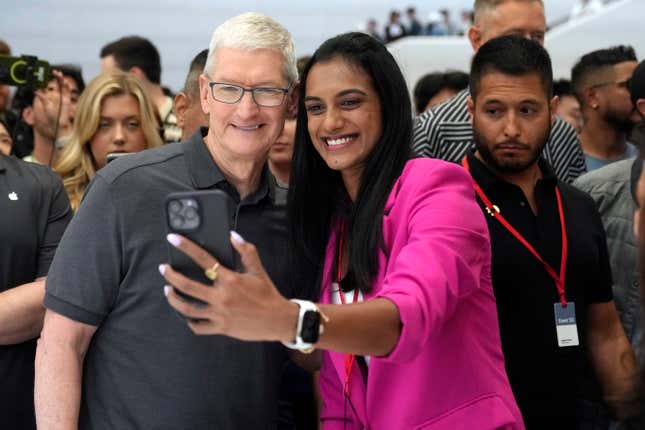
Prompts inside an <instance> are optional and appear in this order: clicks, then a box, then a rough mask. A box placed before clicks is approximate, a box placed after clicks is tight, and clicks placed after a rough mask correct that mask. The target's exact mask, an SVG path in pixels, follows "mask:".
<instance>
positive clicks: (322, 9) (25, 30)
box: [0, 0, 645, 90]
mask: <svg viewBox="0 0 645 430" xmlns="http://www.w3.org/2000/svg"><path fill="white" fill-rule="evenodd" d="M574 1H575V0H545V3H546V7H547V19H548V20H549V21H553V20H556V19H558V18H561V17H562V16H564V15H566V14H567V13H568V11H569V10H570V9H571V6H572V4H573V3H574ZM637 1H639V2H643V1H645V0H637ZM472 4H473V0H323V1H306V0H300V1H298V0H266V1H259V0H255V1H254V0H233V1H230V0H229V1H223V0H154V1H153V0H97V1H93V0H90V1H87V0H4V1H3V6H2V13H1V14H0V39H4V40H6V41H7V42H8V43H9V44H10V45H11V47H12V49H13V51H14V54H17V55H19V54H32V55H37V56H38V57H42V58H43V59H46V60H49V61H50V62H52V63H58V62H72V63H78V64H80V65H81V66H82V68H83V74H84V77H85V79H86V80H87V81H89V80H90V79H91V78H93V77H94V76H95V75H96V74H97V73H98V71H99V58H98V55H99V51H100V49H101V47H102V46H103V45H104V44H105V43H107V42H110V41H112V40H114V39H117V38H119V37H121V36H124V35H132V34H137V35H141V36H144V37H147V38H149V39H150V40H152V42H153V43H155V44H156V45H157V47H158V48H159V50H160V52H161V58H162V81H163V83H164V84H165V85H168V86H169V87H170V88H172V89H173V90H178V89H180V88H181V86H182V85H183V81H184V78H185V75H186V72H187V69H188V64H189V62H190V60H191V59H192V58H193V56H194V55H195V54H196V53H197V52H199V51H200V50H201V49H204V48H206V47H207V45H208V41H209V39H210V36H211V33H212V31H213V29H214V28H215V27H216V26H217V25H218V24H220V23H222V22H223V21H224V20H226V19H227V18H229V17H231V16H234V15H236V14H239V13H242V12H245V11H249V10H255V11H259V12H263V13H266V14H269V15H271V16H272V17H274V18H275V19H277V20H278V21H279V22H281V23H282V24H283V25H285V26H286V27H287V28H288V29H289V30H290V31H291V32H292V34H293V36H294V39H295V41H296V49H297V52H298V55H304V54H309V53H311V52H313V50H314V49H315V48H316V47H317V46H318V45H319V44H320V43H321V42H323V41H324V40H325V39H327V38H329V37H331V36H333V35H336V34H338V33H342V32H345V31H350V30H355V29H357V28H358V27H359V26H360V25H362V24H363V23H364V22H365V21H366V20H367V18H369V17H374V18H376V19H377V20H378V22H379V23H380V24H383V23H384V22H385V20H386V17H387V14H388V12H389V10H390V9H393V8H398V9H405V8H406V7H407V6H409V5H415V6H416V7H417V14H418V16H419V17H420V18H422V19H423V20H425V18H426V17H427V15H428V14H429V12H430V11H431V10H434V9H439V8H442V7H446V8H449V9H451V10H452V12H453V18H454V19H458V17H459V11H460V10H462V9H470V8H472ZM438 61H439V62H441V59H440V58H439V59H438Z"/></svg>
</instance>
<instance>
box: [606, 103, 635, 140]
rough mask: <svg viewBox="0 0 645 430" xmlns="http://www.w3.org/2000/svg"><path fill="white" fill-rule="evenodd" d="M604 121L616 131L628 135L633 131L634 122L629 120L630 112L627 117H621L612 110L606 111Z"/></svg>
mask: <svg viewBox="0 0 645 430" xmlns="http://www.w3.org/2000/svg"><path fill="white" fill-rule="evenodd" d="M605 121H606V122H607V123H608V124H609V125H611V126H612V127H613V128H614V129H616V130H617V131H619V132H621V133H624V134H627V135H628V134H630V133H631V132H632V130H633V129H634V125H635V124H634V122H633V121H632V119H631V112H630V113H629V114H627V115H622V114H621V113H619V112H616V110H614V109H608V110H607V112H606V113H605Z"/></svg>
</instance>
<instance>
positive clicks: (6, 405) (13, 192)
mask: <svg viewBox="0 0 645 430" xmlns="http://www.w3.org/2000/svg"><path fill="white" fill-rule="evenodd" d="M5 135H6V137H7V140H8V141H9V142H10V141H11V138H10V137H9V136H8V135H9V133H8V129H7V125H6V123H5V122H4V121H2V120H1V119H0V143H2V141H4V140H5V138H4V136H5ZM3 149H4V148H3V147H2V145H1V144H0V214H2V215H1V220H2V221H1V222H0V243H1V244H2V246H0V381H2V383H1V384H0V423H2V425H1V426H2V428H8V429H17V430H23V429H35V428H36V422H35V416H34V396H33V391H34V390H33V388H34V358H35V353H36V338H37V337H38V334H39V333H40V329H41V327H42V324H43V314H44V311H45V310H44V308H43V306H42V304H41V303H42V300H43V296H44V292H45V276H46V275H47V271H48V270H49V265H50V263H51V261H52V259H53V258H54V252H55V251H56V248H57V246H58V242H59V241H60V239H61V237H62V235H63V231H64V230H65V228H66V227H67V224H68V223H69V221H70V219H71V217H72V211H71V210H70V207H69V201H68V200H67V195H66V194H65V190H64V189H63V184H62V183H61V181H60V179H59V178H58V177H57V176H56V175H55V174H54V173H53V172H52V171H51V170H50V169H48V168H46V167H43V166H39V165H36V164H34V163H26V162H24V161H21V160H19V159H17V158H15V157H10V156H7V155H5V151H4V150H3Z"/></svg>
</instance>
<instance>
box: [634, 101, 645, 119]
mask: <svg viewBox="0 0 645 430" xmlns="http://www.w3.org/2000/svg"><path fill="white" fill-rule="evenodd" d="M636 110H637V111H638V112H640V114H641V116H642V117H645V99H638V100H636Z"/></svg>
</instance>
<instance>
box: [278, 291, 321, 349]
mask: <svg viewBox="0 0 645 430" xmlns="http://www.w3.org/2000/svg"><path fill="white" fill-rule="evenodd" d="M291 301H292V302H294V303H296V304H297V305H298V307H299V312H298V324H297V326H296V336H295V339H296V341H295V342H293V343H286V342H282V343H283V344H284V346H286V347H288V348H291V349H298V350H300V351H301V352H304V353H306V354H307V353H310V352H312V351H313V350H314V344H315V343H316V342H318V338H319V337H320V334H321V333H322V331H323V326H322V324H321V322H320V318H321V313H320V309H318V306H316V304H315V303H313V302H310V301H308V300H298V299H291Z"/></svg>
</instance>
